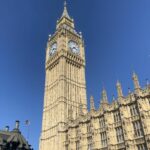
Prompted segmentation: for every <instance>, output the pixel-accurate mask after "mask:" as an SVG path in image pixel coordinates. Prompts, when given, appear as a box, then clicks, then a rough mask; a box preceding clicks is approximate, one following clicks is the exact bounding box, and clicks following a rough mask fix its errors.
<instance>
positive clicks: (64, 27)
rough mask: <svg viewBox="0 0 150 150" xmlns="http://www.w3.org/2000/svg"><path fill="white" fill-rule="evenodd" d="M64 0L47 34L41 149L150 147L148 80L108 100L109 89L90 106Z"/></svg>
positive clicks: (79, 40)
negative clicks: (60, 14)
mask: <svg viewBox="0 0 150 150" xmlns="http://www.w3.org/2000/svg"><path fill="white" fill-rule="evenodd" d="M84 47H85V46H84V40H83V37H82V33H81V32H80V33H77V32H76V30H75V26H74V20H73V19H72V18H71V17H70V16H69V14H68V11H67V6H66V4H65V5H64V11H63V14H62V16H61V17H60V19H59V20H57V25H56V31H55V33H54V34H53V35H50V36H49V39H48V42H47V48H46V60H45V92H44V106H43V107H44V108H43V119H42V131H41V136H40V145H39V150H150V85H149V84H147V85H146V86H145V87H144V88H141V87H140V84H139V81H138V76H137V75H136V73H133V76H132V80H133V84H134V91H132V92H129V94H128V95H127V96H124V95H123V92H122V87H121V83H120V82H119V81H118V82H117V84H116V89H117V93H118V96H117V99H113V101H112V103H109V102H108V98H107V93H106V90H105V89H103V91H102V94H101V101H100V106H99V108H98V109H95V106H94V98H93V97H91V98H90V110H88V109H87V96H86V80H85V63H86V60H85V50H84Z"/></svg>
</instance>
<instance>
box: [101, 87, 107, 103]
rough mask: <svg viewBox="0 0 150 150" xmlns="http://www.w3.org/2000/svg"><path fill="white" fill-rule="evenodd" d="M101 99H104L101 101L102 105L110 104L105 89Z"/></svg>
mask: <svg viewBox="0 0 150 150" xmlns="http://www.w3.org/2000/svg"><path fill="white" fill-rule="evenodd" d="M101 98H102V99H101V104H108V98H107V92H106V90H105V89H104V88H103V91H102V96H101Z"/></svg>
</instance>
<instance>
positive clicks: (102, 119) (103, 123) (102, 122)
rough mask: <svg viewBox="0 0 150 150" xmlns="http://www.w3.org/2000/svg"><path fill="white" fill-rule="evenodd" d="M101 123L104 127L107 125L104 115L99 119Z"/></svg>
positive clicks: (101, 126)
mask: <svg viewBox="0 0 150 150" xmlns="http://www.w3.org/2000/svg"><path fill="white" fill-rule="evenodd" d="M99 124H100V128H104V127H105V120H104V117H101V118H100V119H99Z"/></svg>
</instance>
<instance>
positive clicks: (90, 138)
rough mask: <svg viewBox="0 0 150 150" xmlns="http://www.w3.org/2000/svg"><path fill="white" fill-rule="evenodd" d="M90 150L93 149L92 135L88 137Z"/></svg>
mask: <svg viewBox="0 0 150 150" xmlns="http://www.w3.org/2000/svg"><path fill="white" fill-rule="evenodd" d="M88 150H92V137H88Z"/></svg>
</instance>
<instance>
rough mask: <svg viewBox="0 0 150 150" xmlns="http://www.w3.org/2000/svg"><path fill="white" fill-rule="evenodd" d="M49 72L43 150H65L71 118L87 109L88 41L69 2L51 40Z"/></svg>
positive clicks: (48, 58) (45, 96)
mask: <svg viewBox="0 0 150 150" xmlns="http://www.w3.org/2000/svg"><path fill="white" fill-rule="evenodd" d="M45 76H46V77H45V92H44V108H43V120H42V133H41V138H40V150H51V149H53V150H63V149H65V148H64V146H63V142H64V140H65V135H64V134H63V130H64V129H65V126H67V122H68V121H69V120H70V119H73V120H75V119H77V118H78V117H79V113H80V112H81V111H82V112H83V113H84V114H86V113H87V98H86V82H85V53H84V42H83V38H82V34H81V33H77V32H76V30H75V26H74V20H73V19H72V18H71V17H70V16H69V14H68V11H67V7H66V3H65V4H64V11H63V14H62V16H61V17H60V19H59V20H58V21H57V25H56V31H55V33H54V34H53V35H52V36H49V39H48V42H47V48H46V61H45Z"/></svg>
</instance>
